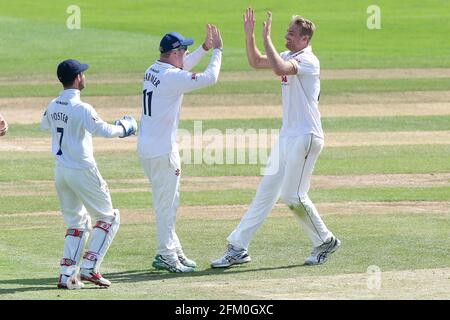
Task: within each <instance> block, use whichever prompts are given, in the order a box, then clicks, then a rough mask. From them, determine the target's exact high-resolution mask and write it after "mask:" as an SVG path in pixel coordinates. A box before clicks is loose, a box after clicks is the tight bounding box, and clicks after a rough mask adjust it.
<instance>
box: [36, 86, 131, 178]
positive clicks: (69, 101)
mask: <svg viewBox="0 0 450 320" xmlns="http://www.w3.org/2000/svg"><path fill="white" fill-rule="evenodd" d="M41 129H42V130H44V131H51V133H52V153H53V154H54V155H55V158H56V162H57V164H58V165H61V166H63V167H67V168H72V169H85V168H90V167H93V166H96V162H95V159H94V151H93V148H92V135H95V136H101V137H105V138H112V137H118V136H122V135H123V134H124V132H123V127H122V126H116V125H110V124H108V123H106V122H104V121H103V120H102V119H100V118H99V117H98V115H97V112H96V111H95V110H94V108H93V107H92V106H91V105H89V104H87V103H84V102H82V101H81V100H80V90H76V89H67V90H64V91H62V92H61V93H60V96H59V97H58V98H56V99H54V100H52V101H51V102H50V104H49V105H48V108H47V110H46V111H45V113H44V115H43V117H42V121H41Z"/></svg>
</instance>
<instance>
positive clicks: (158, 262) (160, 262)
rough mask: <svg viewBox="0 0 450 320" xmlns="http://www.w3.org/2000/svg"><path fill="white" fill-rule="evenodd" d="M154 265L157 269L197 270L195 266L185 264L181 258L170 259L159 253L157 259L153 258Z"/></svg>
mask: <svg viewBox="0 0 450 320" xmlns="http://www.w3.org/2000/svg"><path fill="white" fill-rule="evenodd" d="M152 266H153V267H154V268H155V269H158V270H167V271H170V272H193V271H195V269H194V268H192V267H188V266H185V265H184V264H182V263H181V262H180V260H178V259H177V260H175V261H172V260H169V259H167V258H165V257H164V256H162V255H160V254H158V255H156V257H155V260H153V263H152Z"/></svg>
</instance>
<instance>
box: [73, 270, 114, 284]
mask: <svg viewBox="0 0 450 320" xmlns="http://www.w3.org/2000/svg"><path fill="white" fill-rule="evenodd" d="M80 273H81V280H85V281H89V282H92V283H93V284H96V285H97V286H100V287H104V288H108V287H109V286H110V285H111V281H109V280H107V279H105V278H103V276H102V274H101V273H100V272H99V271H97V272H95V271H94V269H85V268H81V271H80Z"/></svg>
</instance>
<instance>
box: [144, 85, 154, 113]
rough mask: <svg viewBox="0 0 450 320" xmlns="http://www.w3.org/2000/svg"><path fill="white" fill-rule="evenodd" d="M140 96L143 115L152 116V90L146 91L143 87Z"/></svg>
mask: <svg viewBox="0 0 450 320" xmlns="http://www.w3.org/2000/svg"><path fill="white" fill-rule="evenodd" d="M142 93H143V97H142V105H143V107H144V115H146V116H149V117H151V116H152V94H153V91H149V92H147V89H145V90H144V91H143V92H142Z"/></svg>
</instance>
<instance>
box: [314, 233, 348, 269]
mask: <svg viewBox="0 0 450 320" xmlns="http://www.w3.org/2000/svg"><path fill="white" fill-rule="evenodd" d="M340 246H341V241H340V240H339V239H338V238H336V237H335V236H333V237H331V239H330V240H329V241H328V242H325V243H323V244H321V245H320V246H318V247H315V248H314V249H313V251H312V252H311V255H310V256H309V257H308V258H306V260H305V265H308V266H314V265H318V264H323V263H325V262H326V261H327V260H328V258H329V257H330V255H331V254H332V253H333V252H335V251H336V250H337V249H339V247H340Z"/></svg>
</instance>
